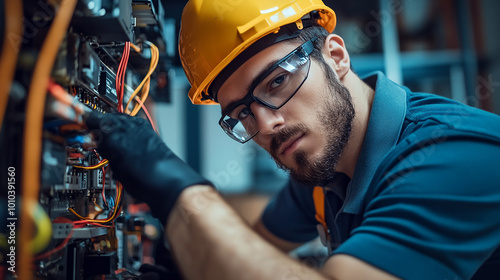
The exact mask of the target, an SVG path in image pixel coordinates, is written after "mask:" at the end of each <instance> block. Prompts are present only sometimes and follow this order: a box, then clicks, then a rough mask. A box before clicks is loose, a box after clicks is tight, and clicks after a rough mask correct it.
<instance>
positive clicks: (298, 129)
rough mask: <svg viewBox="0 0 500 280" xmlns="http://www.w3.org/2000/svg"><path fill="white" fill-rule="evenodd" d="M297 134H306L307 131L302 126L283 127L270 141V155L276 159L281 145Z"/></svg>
mask: <svg viewBox="0 0 500 280" xmlns="http://www.w3.org/2000/svg"><path fill="white" fill-rule="evenodd" d="M298 133H303V134H308V133H309V129H308V128H307V127H306V126H305V125H303V124H299V125H295V126H291V127H285V128H282V129H281V130H279V131H278V132H277V133H276V135H275V136H274V137H273V138H272V139H271V147H270V150H271V155H272V156H273V157H275V158H276V156H277V154H278V149H279V147H280V146H281V144H283V143H285V142H286V141H287V140H288V139H290V138H291V137H293V136H294V135H296V134H298Z"/></svg>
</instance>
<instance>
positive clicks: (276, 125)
mask: <svg viewBox="0 0 500 280" xmlns="http://www.w3.org/2000/svg"><path fill="white" fill-rule="evenodd" d="M250 110H252V113H253V115H254V116H255V120H256V122H257V128H258V129H259V134H261V135H272V134H274V133H275V132H276V131H277V130H279V129H280V127H281V126H282V125H283V124H284V119H283V115H282V114H281V112H280V111H279V110H272V109H270V108H268V107H265V106H262V105H259V104H257V102H254V103H252V104H251V105H250Z"/></svg>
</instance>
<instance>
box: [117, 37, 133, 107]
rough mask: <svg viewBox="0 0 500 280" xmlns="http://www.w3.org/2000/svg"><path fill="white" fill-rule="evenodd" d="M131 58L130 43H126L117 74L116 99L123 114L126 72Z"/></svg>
mask: <svg viewBox="0 0 500 280" xmlns="http://www.w3.org/2000/svg"><path fill="white" fill-rule="evenodd" d="M129 56H130V42H125V46H124V48H123V54H122V58H121V60H120V65H119V66H118V71H117V72H116V97H117V99H118V112H120V113H123V95H124V93H123V89H124V87H125V71H126V69H127V64H128V58H129Z"/></svg>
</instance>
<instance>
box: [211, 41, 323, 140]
mask: <svg viewBox="0 0 500 280" xmlns="http://www.w3.org/2000/svg"><path fill="white" fill-rule="evenodd" d="M316 39H317V37H313V38H311V39H310V40H309V41H307V42H305V43H304V44H302V45H300V46H298V47H297V48H296V49H294V50H293V51H291V52H290V53H289V54H287V55H286V56H284V57H283V58H282V59H280V60H279V61H278V62H276V63H274V64H273V65H272V66H271V67H269V68H268V69H267V70H266V71H265V72H263V73H262V74H261V75H259V77H257V79H255V80H254V82H253V83H252V85H251V86H250V89H249V91H248V93H247V94H246V95H245V96H244V97H243V98H242V99H241V100H240V101H238V102H236V103H235V104H233V105H232V106H230V107H229V108H226V109H225V110H224V111H223V112H222V116H221V118H220V119H219V125H220V127H221V128H222V130H224V132H226V134H227V135H228V136H229V137H231V138H232V139H234V140H236V141H237V142H240V143H242V144H243V143H246V142H248V141H250V139H252V138H253V137H254V136H255V135H257V133H259V131H257V132H255V134H254V135H252V136H251V137H249V138H248V139H247V140H245V141H241V140H240V139H238V138H237V137H235V136H234V135H233V134H232V133H231V132H229V131H228V129H229V128H227V129H226V128H225V127H227V125H225V124H224V117H225V116H226V115H227V114H228V113H229V112H231V111H232V110H234V109H235V108H237V107H238V106H241V105H245V107H246V108H248V111H249V112H250V115H252V117H253V118H255V115H254V114H253V112H252V110H251V109H250V105H251V104H252V103H253V102H257V104H259V105H260V106H263V107H267V108H269V109H271V110H278V109H279V108H281V107H283V106H284V105H285V104H286V103H287V102H288V101H289V100H290V99H292V97H293V96H294V95H295V94H296V93H297V91H299V89H300V88H301V87H302V85H303V84H304V82H305V81H306V80H307V78H308V76H309V70H310V67H311V63H309V65H308V69H307V74H306V76H305V77H304V80H303V81H302V82H301V83H300V85H299V86H298V87H297V89H296V90H295V91H294V92H293V93H292V94H290V96H289V97H288V98H287V99H286V100H285V101H284V102H283V103H282V104H281V105H279V106H274V105H271V104H269V103H267V102H265V101H263V100H261V99H260V98H258V97H255V96H254V94H253V92H254V90H255V88H256V87H257V86H258V85H259V84H260V83H261V82H262V81H263V80H264V79H265V78H266V77H267V75H269V74H270V73H271V72H273V71H274V70H275V69H276V68H278V67H279V65H280V64H281V63H283V62H284V61H286V60H287V59H289V58H290V57H291V56H293V55H294V54H296V53H297V52H300V51H303V52H304V54H305V56H306V57H309V56H310V55H311V53H312V51H313V50H314V42H315V41H316ZM308 59H309V60H310V58H308Z"/></svg>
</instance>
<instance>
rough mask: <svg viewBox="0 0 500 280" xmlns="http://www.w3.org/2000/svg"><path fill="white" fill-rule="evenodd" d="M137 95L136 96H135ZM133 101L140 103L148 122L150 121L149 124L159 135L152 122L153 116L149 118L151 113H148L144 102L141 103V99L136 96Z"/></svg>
mask: <svg viewBox="0 0 500 280" xmlns="http://www.w3.org/2000/svg"><path fill="white" fill-rule="evenodd" d="M136 97H137V96H136ZM135 101H137V102H139V104H140V105H141V107H142V110H144V113H145V114H146V116H147V117H148V120H149V122H150V123H151V126H152V127H153V130H154V131H155V132H156V134H158V135H160V134H159V133H158V130H156V127H155V124H154V122H153V118H151V115H150V114H149V111H148V109H147V108H146V106H144V103H142V101H141V99H140V98H138V97H137V98H136V99H135Z"/></svg>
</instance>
